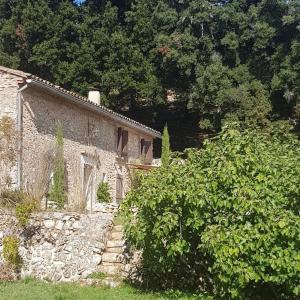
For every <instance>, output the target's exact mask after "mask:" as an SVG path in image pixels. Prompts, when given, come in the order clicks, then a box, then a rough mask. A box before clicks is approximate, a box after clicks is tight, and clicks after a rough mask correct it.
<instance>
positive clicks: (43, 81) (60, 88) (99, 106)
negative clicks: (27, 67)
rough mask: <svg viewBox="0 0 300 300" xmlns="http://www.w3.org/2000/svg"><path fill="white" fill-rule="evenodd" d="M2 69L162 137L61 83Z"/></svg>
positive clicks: (0, 69) (156, 132) (158, 133)
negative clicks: (61, 85)
mask: <svg viewBox="0 0 300 300" xmlns="http://www.w3.org/2000/svg"><path fill="white" fill-rule="evenodd" d="M0 71H3V72H6V73H9V74H13V75H16V76H20V77H22V78H24V79H31V80H34V81H37V82H40V83H43V84H44V85H46V86H48V87H51V88H53V89H55V90H58V91H60V92H62V93H63V94H66V95H69V96H72V97H75V98H76V99H78V100H80V101H84V102H88V103H89V104H92V105H94V106H95V109H97V108H98V109H99V108H100V109H101V110H103V111H105V112H106V113H109V114H110V115H111V116H112V117H117V118H120V119H123V120H125V121H127V122H128V123H132V124H134V125H135V126H138V127H140V128H141V129H144V130H146V131H147V132H149V133H152V135H154V136H156V137H160V136H161V134H160V132H158V131H156V130H154V129H152V128H150V127H147V126H145V125H143V124H141V123H139V122H137V121H134V120H132V119H130V118H128V117H126V116H124V115H121V114H119V113H116V112H114V111H113V110H111V109H109V108H107V107H105V106H103V105H97V104H95V103H94V102H92V101H90V100H89V99H88V98H86V97H83V96H81V95H79V94H77V93H75V92H71V91H68V90H66V89H64V88H62V87H60V86H59V85H55V84H53V83H51V82H49V81H47V80H44V79H42V78H40V77H38V76H35V75H32V74H30V73H25V72H23V71H19V70H14V69H9V68H6V67H2V66H0Z"/></svg>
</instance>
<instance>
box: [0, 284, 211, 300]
mask: <svg viewBox="0 0 300 300" xmlns="http://www.w3.org/2000/svg"><path fill="white" fill-rule="evenodd" d="M0 299H1V300H10V299H12V300H80V299H86V300H94V299H99V300H106V299H107V300H121V299H130V300H138V299H142V300H170V299H177V300H195V299H201V300H208V299H209V298H206V297H196V296H188V295H183V294H180V293H177V292H166V293H150V292H147V293H146V292H142V291H140V290H137V289H134V288H132V287H130V286H127V285H124V286H122V287H120V288H115V289H110V288H103V287H80V286H79V285H75V284H53V283H45V282H40V281H35V280H32V279H25V280H22V281H18V282H6V283H3V282H2V283H0Z"/></svg>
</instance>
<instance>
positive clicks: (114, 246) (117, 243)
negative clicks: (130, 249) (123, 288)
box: [99, 225, 127, 279]
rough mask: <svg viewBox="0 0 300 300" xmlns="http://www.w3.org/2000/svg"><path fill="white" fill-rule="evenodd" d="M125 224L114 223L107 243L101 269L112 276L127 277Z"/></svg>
mask: <svg viewBox="0 0 300 300" xmlns="http://www.w3.org/2000/svg"><path fill="white" fill-rule="evenodd" d="M125 248H126V247H125V240H124V235H123V226H122V225H114V227H113V228H112V231H111V233H110V236H109V238H108V240H107V243H106V249H105V252H104V253H103V255H102V262H101V265H100V266H99V271H100V272H101V273H104V274H106V275H107V276H108V277H112V278H120V279H121V278H124V277H126V274H127V272H126V266H127V265H126V255H125Z"/></svg>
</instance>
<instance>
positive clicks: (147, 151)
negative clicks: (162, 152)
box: [141, 139, 152, 164]
mask: <svg viewBox="0 0 300 300" xmlns="http://www.w3.org/2000/svg"><path fill="white" fill-rule="evenodd" d="M141 161H142V162H143V163H145V164H151V162H152V142H151V141H146V140H145V139H141Z"/></svg>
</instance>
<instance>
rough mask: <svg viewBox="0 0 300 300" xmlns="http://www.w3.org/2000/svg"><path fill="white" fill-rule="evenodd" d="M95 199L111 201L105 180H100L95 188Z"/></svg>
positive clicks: (104, 201) (103, 201)
mask: <svg viewBox="0 0 300 300" xmlns="http://www.w3.org/2000/svg"><path fill="white" fill-rule="evenodd" d="M97 200H98V201H99V202H101V203H109V202H111V196H110V191H109V185H108V183H107V182H103V181H102V182H100V183H99V185H98V189H97Z"/></svg>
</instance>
